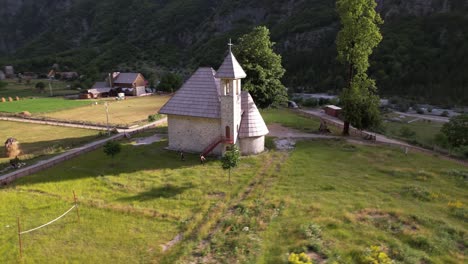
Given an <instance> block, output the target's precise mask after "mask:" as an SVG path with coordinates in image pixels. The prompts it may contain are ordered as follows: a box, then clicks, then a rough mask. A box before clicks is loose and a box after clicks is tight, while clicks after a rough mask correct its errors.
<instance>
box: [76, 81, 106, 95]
mask: <svg viewBox="0 0 468 264" xmlns="http://www.w3.org/2000/svg"><path fill="white" fill-rule="evenodd" d="M111 90H112V89H111V88H110V87H109V83H108V82H96V83H95V84H94V85H93V87H91V89H88V90H87V91H86V92H87V94H82V95H81V98H82V99H89V98H101V97H108V96H109V93H110V91H111Z"/></svg>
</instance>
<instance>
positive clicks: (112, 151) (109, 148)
mask: <svg viewBox="0 0 468 264" xmlns="http://www.w3.org/2000/svg"><path fill="white" fill-rule="evenodd" d="M121 150H122V147H121V146H120V143H119V142H117V141H113V140H111V141H107V142H106V144H104V153H106V155H107V156H111V158H112V159H114V156H115V155H117V154H119V153H120V151H121Z"/></svg>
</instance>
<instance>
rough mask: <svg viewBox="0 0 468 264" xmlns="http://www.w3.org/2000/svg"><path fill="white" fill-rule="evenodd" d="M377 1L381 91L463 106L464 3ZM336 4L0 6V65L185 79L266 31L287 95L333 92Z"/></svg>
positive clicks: (336, 83) (338, 69)
mask: <svg viewBox="0 0 468 264" xmlns="http://www.w3.org/2000/svg"><path fill="white" fill-rule="evenodd" d="M377 2H378V7H377V10H378V11H379V12H380V13H381V15H382V17H383V18H384V19H385V24H384V25H383V27H382V33H383V36H384V40H383V42H382V43H381V45H380V46H379V47H378V49H377V50H376V51H375V54H374V55H373V57H372V67H371V75H372V76H373V77H374V78H376V79H377V84H378V86H379V89H380V92H381V93H382V94H384V95H394V94H404V93H407V95H408V96H414V97H424V98H433V99H434V98H441V99H442V100H438V101H440V103H445V102H444V101H447V103H449V102H454V103H465V104H468V92H467V91H466V90H468V89H467V88H468V77H465V76H464V74H463V69H467V68H468V44H467V43H468V29H467V27H466V25H468V16H467V14H468V12H467V11H468V0H410V1H400V0H378V1H377ZM334 5H335V3H334V2H333V1H325V0H309V1H304V0H288V1H273V0H260V1H248V0H238V1H227V0H194V1H187V0H171V1H168V0H140V1H136V0H126V1H123V0H114V1H110V0H102V1H98V2H95V1H91V0H36V1H33V0H23V1H12V0H0V6H6V8H4V9H2V11H0V15H2V16H3V17H5V16H7V17H8V19H7V23H4V24H3V26H2V25H0V33H1V34H0V56H1V55H3V57H4V58H3V59H2V60H1V61H0V63H1V62H4V63H5V62H11V63H12V64H16V65H18V66H17V69H18V70H36V69H46V68H47V67H50V65H52V64H53V63H55V62H58V63H59V64H60V65H64V66H67V67H68V68H70V69H76V70H79V71H80V72H83V73H84V74H86V75H87V76H88V77H89V78H90V79H93V78H98V77H99V75H100V73H103V72H107V71H110V70H113V69H118V70H123V71H125V70H132V69H140V68H143V70H146V71H155V70H156V71H165V70H168V69H172V70H178V71H182V72H190V71H193V70H194V69H195V68H196V67H197V66H200V65H203V66H206V65H209V66H213V67H217V66H219V64H220V63H221V60H222V58H223V57H224V53H225V52H226V45H225V44H226V43H227V40H228V39H229V38H232V39H233V40H235V39H236V38H237V37H238V36H240V35H242V34H244V33H246V32H248V31H249V30H250V29H251V28H252V27H253V26H256V25H266V26H268V27H269V28H270V30H271V34H272V39H273V41H275V42H276V46H275V49H276V51H278V52H279V53H280V54H282V56H283V61H284V66H285V68H286V70H287V73H286V76H285V78H284V82H285V84H286V85H287V86H288V87H291V88H293V89H294V90H298V91H301V90H303V91H311V92H313V91H330V90H331V91H337V90H339V89H340V88H342V86H343V85H344V82H343V80H344V79H345V78H344V71H343V67H342V66H341V65H340V64H339V63H338V62H337V61H336V51H335V47H334V41H335V37H336V33H337V31H338V30H339V21H338V17H337V14H336V12H335V9H334ZM425 60H427V61H431V62H432V63H433V65H429V64H428V63H427V62H425ZM447 76H451V77H450V78H449V80H448V79H447V78H446V77H447ZM444 77H445V78H444ZM447 87H449V88H448V89H447Z"/></svg>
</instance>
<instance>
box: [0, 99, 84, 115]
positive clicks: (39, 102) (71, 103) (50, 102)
mask: <svg viewBox="0 0 468 264" xmlns="http://www.w3.org/2000/svg"><path fill="white" fill-rule="evenodd" d="M91 104H92V102H91V101H88V100H68V99H63V98H22V99H21V100H20V101H12V102H8V101H7V102H4V103H2V102H0V112H6V113H20V112H24V111H28V112H30V113H31V114H37V113H49V112H56V111H59V110H66V109H72V108H76V107H80V106H86V105H91Z"/></svg>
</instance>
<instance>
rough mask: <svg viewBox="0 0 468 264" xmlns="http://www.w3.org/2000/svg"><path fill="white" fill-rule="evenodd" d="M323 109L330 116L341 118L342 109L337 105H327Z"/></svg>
mask: <svg viewBox="0 0 468 264" xmlns="http://www.w3.org/2000/svg"><path fill="white" fill-rule="evenodd" d="M323 109H324V110H325V114H327V115H329V116H334V117H339V116H340V113H341V108H340V107H338V106H336V105H326V106H325V107H324V108H323Z"/></svg>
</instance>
